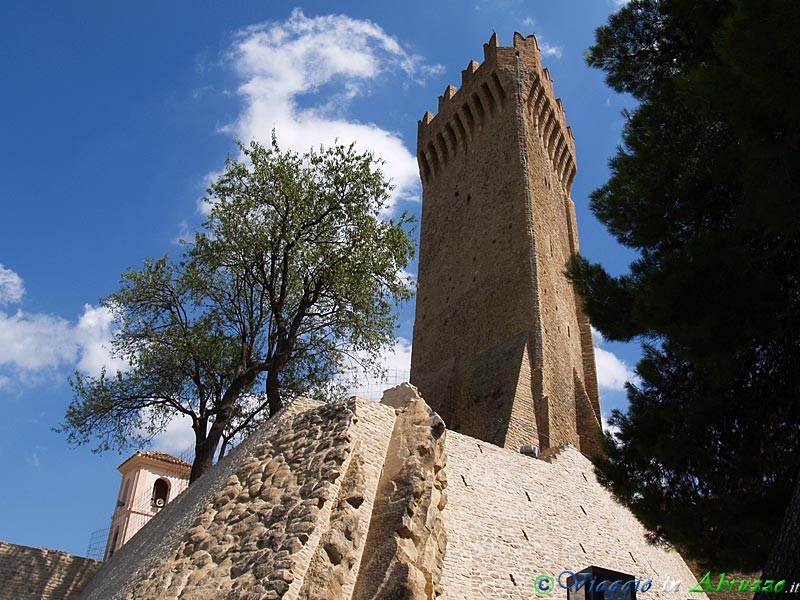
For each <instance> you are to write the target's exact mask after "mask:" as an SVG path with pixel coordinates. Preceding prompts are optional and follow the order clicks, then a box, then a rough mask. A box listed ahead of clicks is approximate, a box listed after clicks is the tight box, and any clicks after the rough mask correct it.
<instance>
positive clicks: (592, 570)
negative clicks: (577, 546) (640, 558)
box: [566, 544, 636, 600]
mask: <svg viewBox="0 0 800 600" xmlns="http://www.w3.org/2000/svg"><path fill="white" fill-rule="evenodd" d="M581 550H583V551H584V552H586V550H585V549H584V548H583V545H582V544H581ZM602 581H608V582H620V583H622V585H621V586H619V587H618V588H617V587H614V588H612V587H611V586H609V587H608V588H607V589H606V588H603V589H595V586H594V585H592V583H591V582H594V583H595V584H597V583H600V582H602ZM634 582H635V578H634V576H633V575H630V574H629V573H621V572H619V571H612V570H610V569H605V568H603V567H598V566H596V565H592V566H590V567H586V568H585V569H582V570H580V571H578V572H577V573H574V574H573V575H572V576H570V577H567V581H566V583H567V586H568V589H567V600H605V598H613V599H614V600H636V587H635V586H634ZM617 585H619V584H617ZM598 587H601V586H598ZM612 589H613V592H612Z"/></svg>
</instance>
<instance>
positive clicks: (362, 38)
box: [0, 0, 638, 554]
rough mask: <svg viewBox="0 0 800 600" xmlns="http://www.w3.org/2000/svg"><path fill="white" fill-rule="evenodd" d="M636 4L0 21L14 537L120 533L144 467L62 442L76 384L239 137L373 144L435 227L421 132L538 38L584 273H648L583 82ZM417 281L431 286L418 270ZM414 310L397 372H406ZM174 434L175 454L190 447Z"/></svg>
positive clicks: (8, 535)
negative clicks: (567, 158) (623, 222)
mask: <svg viewBox="0 0 800 600" xmlns="http://www.w3.org/2000/svg"><path fill="white" fill-rule="evenodd" d="M619 4H620V2H619V0H617V1H614V0H562V1H561V2H546V1H544V0H535V1H533V0H528V1H522V0H518V1H517V0H501V1H496V2H484V1H482V0H478V1H477V2H476V1H473V2H455V1H442V0H434V1H430V0H429V1H427V2H418V1H410V2H403V3H392V4H390V3H382V2H342V3H331V2H306V3H303V4H299V5H296V4H291V3H285V2H280V1H275V2H266V1H261V2H255V1H245V0H235V1H231V2H226V3H221V2H211V1H200V0H196V1H194V2H188V1H184V0H173V1H170V2H160V1H158V2H157V1H147V0H145V1H142V2H136V3H117V2H100V1H95V2H92V1H88V0H87V1H83V2H70V3H67V2H64V3H34V2H25V1H22V0H9V1H6V2H3V3H2V5H0V77H2V82H3V93H2V94H0V175H1V176H2V179H1V180H2V187H0V202H2V209H3V210H2V220H0V265H2V266H0V407H2V409H3V413H4V424H5V427H4V432H3V433H4V435H2V436H0V456H2V462H0V478H1V479H2V481H3V482H4V490H5V493H4V494H2V495H1V496H0V515H2V517H1V518H0V539H2V540H5V541H10V542H14V543H18V544H25V545H32V546H44V547H49V548H55V549H61V550H66V551H68V552H71V553H75V554H84V553H85V552H86V548H87V543H88V541H89V534H90V532H91V531H92V530H94V529H99V528H102V527H105V526H107V525H108V522H109V519H110V516H111V511H112V509H113V507H114V501H115V496H116V493H117V487H118V484H119V474H118V472H117V471H116V467H117V466H118V465H119V464H120V463H121V462H122V460H123V459H124V458H125V456H120V455H117V454H113V453H111V454H106V455H102V456H97V455H94V454H91V453H90V452H89V450H88V449H87V448H78V449H74V448H70V447H68V446H67V444H66V441H65V439H64V437H63V436H62V435H59V434H57V433H54V432H53V431H51V427H52V426H54V425H56V424H57V423H58V422H59V420H60V419H61V418H62V417H63V414H64V410H65V408H66V406H67V404H68V403H69V401H70V399H71V392H70V388H69V386H68V384H67V378H68V377H69V375H70V373H71V372H72V371H73V370H74V369H76V368H78V369H81V370H84V371H86V372H89V373H96V372H98V370H99V369H100V367H101V366H102V365H103V364H105V365H107V366H110V367H112V368H113V367H114V365H115V363H114V362H113V360H111V359H110V358H109V357H108V354H107V352H106V351H105V348H104V343H105V342H106V341H107V340H108V337H109V335H110V331H111V327H112V323H111V322H110V319H109V316H108V314H107V313H106V312H105V310H104V309H102V308H101V307H100V306H99V303H98V300H99V299H100V298H101V297H103V296H105V295H107V294H108V293H110V292H112V291H114V290H115V289H116V288H117V286H118V282H119V277H120V274H121V273H123V272H124V271H125V270H127V269H128V268H129V267H139V266H140V265H141V264H142V261H143V259H144V258H145V257H147V256H161V255H163V254H165V253H167V252H170V253H173V254H177V253H178V252H179V251H180V248H179V246H178V245H177V243H176V241H177V240H178V239H179V238H180V237H182V236H183V237H188V236H190V235H191V232H192V231H193V230H194V229H195V228H196V227H198V225H199V224H200V223H201V222H202V220H203V214H202V209H201V208H200V206H201V205H200V203H199V199H200V198H202V196H203V194H204V190H205V187H206V185H207V183H208V181H209V178H210V177H213V175H214V173H215V172H219V171H220V170H221V169H222V167H223V163H224V159H225V156H226V155H227V154H229V153H230V154H236V152H237V150H236V139H237V138H240V139H243V140H248V139H250V138H252V137H256V138H259V139H261V140H268V139H269V135H270V132H271V130H272V129H273V128H275V129H276V133H277V135H278V138H279V141H280V142H281V143H282V145H284V146H287V147H292V148H295V149H297V150H301V151H302V150H306V149H308V147H309V146H311V145H319V144H320V143H328V144H329V143H331V142H332V141H333V139H334V138H336V137H338V138H339V139H340V140H341V141H348V142H349V141H351V140H355V141H356V142H357V143H358V144H359V145H360V146H361V147H363V148H370V149H373V150H375V151H376V152H377V153H378V154H379V155H380V156H382V157H383V158H384V159H385V160H386V163H387V164H386V169H385V170H386V173H387V174H388V175H389V176H391V177H392V178H393V180H394V182H395V184H396V186H397V190H396V194H395V203H396V209H397V210H409V211H410V212H412V213H415V214H419V211H420V204H419V195H420V187H419V182H418V178H417V174H416V161H415V160H414V158H413V157H414V153H415V142H416V131H417V121H418V119H420V118H421V117H422V115H423V114H424V112H425V111H426V110H431V111H432V112H435V111H436V106H437V97H438V96H439V94H441V93H442V92H443V91H444V89H445V87H446V86H447V85H448V84H450V83H452V84H453V85H456V86H458V84H459V83H460V79H461V74H460V72H461V70H462V69H464V68H465V67H466V65H467V64H468V63H469V61H470V60H471V59H476V60H478V61H480V60H481V59H482V56H483V52H482V45H483V43H485V42H486V41H488V39H489V37H490V36H491V34H492V32H493V31H496V32H497V34H498V36H499V38H500V43H501V45H510V44H511V41H512V35H513V33H514V31H520V32H521V33H523V34H525V35H527V34H530V33H535V34H536V35H537V38H538V40H539V45H540V47H541V48H542V50H543V54H544V59H543V60H544V62H545V65H546V66H548V67H549V68H550V71H551V73H552V75H553V79H554V82H555V89H556V94H557V95H558V96H560V97H561V98H562V99H563V103H564V107H565V109H566V113H567V120H568V122H569V124H570V125H571V126H572V129H573V132H574V134H575V138H576V145H577V152H578V175H577V178H576V180H575V183H574V186H573V189H572V197H573V199H574V200H575V203H576V205H577V210H578V226H579V231H580V242H581V248H582V252H583V254H585V255H586V256H588V257H589V258H590V259H592V260H595V261H599V262H601V263H603V264H604V265H605V266H606V267H607V268H608V269H609V270H610V271H611V272H612V273H619V272H622V271H624V270H625V268H626V266H627V264H628V263H629V262H630V260H631V259H632V258H633V256H632V254H631V253H630V252H628V251H627V250H625V249H623V248H621V247H619V246H618V245H617V244H616V243H615V242H614V241H613V240H612V239H611V238H610V237H609V236H608V234H607V233H606V232H605V230H604V229H603V227H602V225H600V224H599V223H598V222H597V221H596V220H595V219H594V217H593V216H592V215H591V213H589V211H588V194H589V193H590V192H591V191H592V190H593V189H595V188H596V187H598V186H599V185H601V184H602V183H603V182H604V181H605V180H606V178H607V176H608V168H607V161H608V158H609V157H610V156H611V154H612V153H613V152H614V150H615V148H616V146H617V145H618V144H619V143H620V131H621V127H622V124H623V119H622V116H621V114H620V111H621V110H622V109H623V108H624V107H625V106H629V105H630V100H629V99H626V98H623V97H620V96H618V95H615V94H614V93H613V92H611V91H610V90H609V89H608V88H607V87H606V86H605V85H604V83H603V74H602V73H600V72H597V71H594V70H591V69H589V68H588V67H587V66H586V65H585V61H584V52H585V50H586V49H587V48H588V47H589V46H590V45H591V44H592V41H593V34H594V29H595V28H596V27H598V26H600V25H602V24H603V23H605V21H606V19H607V17H608V15H609V14H610V13H611V12H613V11H614V10H616V8H617V7H618V6H619ZM410 270H411V271H412V272H415V271H416V264H413V265H411V268H410ZM413 316H414V305H413V302H412V303H410V304H407V305H405V306H404V307H403V308H402V310H401V313H400V322H401V328H400V331H399V334H400V336H401V337H403V338H404V340H405V341H403V340H401V341H399V342H398V344H397V346H396V348H395V349H394V351H393V352H390V353H389V354H388V355H387V358H386V361H387V365H388V366H390V367H394V368H401V369H402V368H406V369H407V368H408V367H407V363H408V357H409V350H410V347H409V340H410V339H411V328H412V324H413ZM637 357H638V349H637V348H636V347H635V346H632V345H625V346H623V345H615V344H609V343H603V342H601V343H600V346H599V349H598V367H599V371H600V375H601V382H602V389H601V398H602V402H603V409H604V412H607V411H609V410H610V409H611V408H614V407H621V406H624V404H625V399H624V392H622V391H621V385H622V381H624V379H625V377H628V376H630V365H632V364H634V363H635V362H636V359H637ZM187 434H188V430H187V429H186V428H185V427H183V426H182V424H180V423H175V424H174V425H173V426H171V427H170V429H169V431H168V432H167V433H166V434H165V435H164V436H162V437H161V438H159V440H158V441H157V444H156V447H158V448H160V449H164V450H167V451H172V452H177V451H179V450H180V449H182V448H184V447H185V446H187V445H188V444H189V443H190V440H191V436H190V435H187Z"/></svg>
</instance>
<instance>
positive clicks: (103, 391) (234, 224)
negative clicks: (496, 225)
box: [60, 137, 413, 480]
mask: <svg viewBox="0 0 800 600" xmlns="http://www.w3.org/2000/svg"><path fill="white" fill-rule="evenodd" d="M241 150H242V152H243V155H244V160H243V161H237V160H231V159H228V161H227V162H226V169H225V172H224V173H223V174H222V175H221V176H220V177H219V178H218V179H217V180H216V181H215V182H214V183H213V184H212V185H211V187H210V188H209V190H208V197H207V199H206V201H207V202H208V206H209V207H210V212H209V216H208V219H207V220H206V222H205V223H204V229H203V231H201V232H200V233H198V234H197V235H196V236H195V239H194V243H192V244H187V245H186V248H185V251H184V253H183V256H182V258H181V260H180V261H179V262H172V261H170V260H169V259H168V258H167V257H164V258H161V259H159V260H153V259H148V260H147V261H145V264H144V267H143V268H142V269H141V270H138V271H134V270H131V271H129V272H128V273H126V274H125V275H123V277H122V284H121V287H120V290H119V291H118V292H116V293H113V294H111V295H110V296H108V297H107V298H105V299H104V300H103V305H104V306H107V307H108V308H109V309H111V310H112V311H113V313H114V316H115V317H116V321H117V325H118V329H117V331H116V333H115V334H114V337H113V339H112V348H113V352H114V354H115V355H116V356H118V357H122V358H124V359H126V360H127V361H128V362H129V363H130V365H131V366H130V369H128V370H126V371H123V372H118V373H115V374H114V375H113V376H111V375H108V374H106V373H102V374H101V375H100V376H99V377H90V376H87V375H84V374H81V373H76V374H75V377H74V379H73V380H72V386H73V389H74V393H75V398H74V400H73V402H72V403H71V405H70V406H69V408H68V410H67V414H66V418H65V421H64V423H63V424H62V425H61V427H60V430H61V431H63V432H65V433H67V435H68V439H69V441H70V442H73V443H77V444H85V443H89V442H90V441H91V440H97V446H96V450H98V451H103V450H108V449H121V448H123V447H127V446H130V445H138V444H141V443H143V442H145V441H146V440H147V439H150V438H152V437H153V436H154V435H156V434H158V433H159V432H161V431H163V429H164V427H165V426H166V424H167V423H168V422H169V421H170V420H171V419H172V418H173V417H174V416H176V415H179V414H183V415H187V416H189V417H190V418H191V420H192V428H193V429H194V433H195V439H196V459H195V465H194V468H193V471H192V480H194V479H195V478H196V477H197V476H199V475H200V474H201V473H202V472H203V471H204V470H205V469H206V468H208V467H209V466H210V465H211V461H212V458H213V455H214V452H215V451H216V449H217V448H218V445H219V443H220V441H222V443H223V444H226V443H227V442H228V441H229V440H230V439H232V438H233V437H234V436H236V435H240V434H242V433H243V432H246V431H247V430H249V429H251V428H253V427H254V426H256V425H258V424H259V423H261V422H262V421H264V420H265V419H267V418H269V417H270V416H271V415H273V414H275V412H277V411H278V410H280V408H281V407H282V406H283V405H284V403H285V400H286V399H287V398H289V399H290V398H292V397H294V396H295V395H298V394H306V395H312V396H313V395H319V394H321V393H322V392H323V391H328V392H330V389H331V387H330V386H331V380H332V378H333V377H334V376H335V375H336V374H338V373H340V372H341V371H342V369H343V366H344V364H345V362H346V361H348V359H353V360H358V361H360V362H361V363H363V365H364V366H365V367H366V368H368V369H372V370H373V371H375V370H379V367H378V365H377V364H376V361H375V359H376V358H377V356H378V354H379V353H380V351H381V350H382V349H383V348H385V347H386V346H387V345H389V344H391V343H392V342H393V341H394V326H395V319H396V315H395V313H394V306H395V304H396V303H397V302H400V301H403V300H406V299H408V298H410V297H411V290H410V288H409V285H408V282H407V281H406V280H405V279H404V277H403V276H402V273H403V269H404V268H405V267H406V265H407V264H408V260H409V259H410V258H411V256H412V254H413V244H412V242H411V240H410V239H409V237H408V235H407V233H406V229H407V227H408V225H409V223H410V219H409V218H407V217H406V216H405V215H403V216H402V217H401V218H400V219H399V220H398V221H392V220H388V221H387V220H384V219H383V218H382V216H381V212H382V211H383V210H384V209H385V208H386V203H387V200H388V198H389V192H390V190H391V187H390V186H389V184H388V183H387V182H386V181H385V179H384V177H383V174H382V173H381V171H380V170H379V168H377V166H376V163H375V160H374V159H373V157H372V155H371V154H370V153H363V154H361V153H357V152H356V151H355V149H354V148H353V146H350V147H344V146H336V147H334V148H328V149H321V150H320V151H313V150H312V151H310V152H308V153H306V154H303V155H299V154H296V153H293V152H285V151H281V150H280V148H279V147H278V144H277V141H276V140H275V139H274V137H273V140H272V145H271V146H270V147H267V148H265V147H263V146H261V145H259V144H257V143H255V142H253V143H251V145H250V146H249V147H241ZM263 388H266V394H258V393H257V391H258V390H259V389H263Z"/></svg>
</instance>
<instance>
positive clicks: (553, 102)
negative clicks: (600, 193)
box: [417, 33, 576, 193]
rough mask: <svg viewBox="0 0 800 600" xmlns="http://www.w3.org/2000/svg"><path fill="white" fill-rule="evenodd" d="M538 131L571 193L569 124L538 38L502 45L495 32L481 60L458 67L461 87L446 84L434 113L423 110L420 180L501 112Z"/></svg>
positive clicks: (437, 170) (572, 152) (572, 160)
mask: <svg viewBox="0 0 800 600" xmlns="http://www.w3.org/2000/svg"><path fill="white" fill-rule="evenodd" d="M520 100H521V102H522V106H523V107H524V110H525V112H526V116H527V119H526V122H527V123H529V124H532V126H533V127H534V128H535V130H536V132H537V133H538V134H539V137H540V138H541V140H542V142H543V144H544V146H545V148H546V149H547V152H548V154H549V156H550V160H551V161H552V163H553V168H554V170H555V172H556V174H557V175H558V178H559V181H560V182H561V184H562V186H563V187H564V189H565V190H566V191H567V193H569V190H570V188H571V187H572V182H573V180H574V178H575V173H576V166H575V139H574V137H573V135H572V130H571V129H570V128H569V127H568V126H567V121H566V115H565V113H564V107H563V105H562V103H561V99H559V98H556V96H555V93H554V91H553V79H552V78H551V77H550V73H549V71H548V70H547V69H545V68H542V62H541V52H540V50H539V45H538V43H537V42H536V37H535V36H533V35H529V36H528V37H524V36H523V35H521V34H520V33H514V45H513V46H500V43H499V41H498V39H497V34H496V33H495V34H493V35H492V37H491V39H490V40H489V42H488V43H487V44H484V45H483V63H481V64H478V63H477V62H476V61H474V60H473V61H470V63H469V64H468V65H467V68H466V69H464V70H463V71H461V87H460V88H456V87H454V86H452V85H448V86H447V88H445V90H444V93H443V94H442V95H441V96H439V107H438V111H437V114H436V115H433V114H431V113H430V112H426V113H425V115H424V116H423V117H422V119H421V120H420V121H419V126H418V130H417V160H418V162H419V167H420V174H421V176H422V181H423V184H427V183H429V182H430V181H432V180H433V178H435V177H436V176H437V175H438V174H439V173H440V172H441V171H442V170H443V169H446V168H447V163H448V162H449V161H450V159H451V158H453V157H455V156H457V155H458V154H459V152H466V150H467V148H468V146H469V144H470V143H472V141H473V140H474V139H475V138H476V136H478V135H480V132H481V131H482V130H483V128H484V127H485V126H486V125H487V124H488V123H489V122H490V121H491V120H492V119H493V117H494V116H495V115H496V114H497V113H499V112H500V111H505V110H516V109H517V107H518V105H519V102H520Z"/></svg>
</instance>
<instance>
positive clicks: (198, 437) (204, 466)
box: [189, 428, 219, 485]
mask: <svg viewBox="0 0 800 600" xmlns="http://www.w3.org/2000/svg"><path fill="white" fill-rule="evenodd" d="M212 429H213V428H212ZM218 443H219V436H218V435H217V436H214V439H212V436H211V435H207V434H206V433H205V432H203V433H202V434H200V433H198V432H197V431H195V444H194V462H192V471H191V473H190V474H189V485H191V484H192V483H194V482H195V481H197V479H198V478H199V477H200V476H201V475H202V474H203V473H205V472H206V471H208V470H209V469H210V468H211V467H212V466H214V452H216V450H217V444H218Z"/></svg>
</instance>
